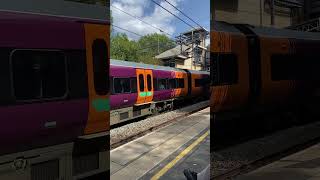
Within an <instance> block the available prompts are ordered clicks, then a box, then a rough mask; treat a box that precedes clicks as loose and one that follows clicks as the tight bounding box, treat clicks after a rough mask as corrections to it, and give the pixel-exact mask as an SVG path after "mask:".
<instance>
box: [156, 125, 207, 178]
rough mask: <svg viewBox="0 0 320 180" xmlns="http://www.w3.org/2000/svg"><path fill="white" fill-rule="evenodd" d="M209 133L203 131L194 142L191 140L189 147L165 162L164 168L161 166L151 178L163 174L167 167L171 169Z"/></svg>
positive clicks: (167, 169)
mask: <svg viewBox="0 0 320 180" xmlns="http://www.w3.org/2000/svg"><path fill="white" fill-rule="evenodd" d="M208 135H209V131H207V132H206V133H204V134H203V135H202V136H201V137H199V138H198V139H197V140H196V141H195V142H193V143H192V144H191V145H190V146H189V147H187V148H186V149H185V150H183V151H182V152H181V153H180V154H179V155H178V156H177V157H176V158H175V159H174V160H172V161H171V162H170V163H169V164H167V165H166V166H165V167H164V168H162V169H161V170H160V171H159V172H158V173H157V174H155V175H154V176H153V177H152V178H151V180H157V179H159V178H160V177H161V176H163V175H164V174H165V173H166V172H167V171H169V169H171V168H172V167H173V166H174V165H175V164H177V162H178V161H179V160H180V159H182V158H183V157H184V156H186V155H187V154H188V153H189V152H190V151H191V150H192V149H193V148H194V147H196V146H197V145H198V144H199V143H201V142H202V141H203V140H204V139H205V138H206V137H207V136H208Z"/></svg>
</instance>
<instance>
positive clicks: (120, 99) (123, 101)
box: [110, 66, 138, 109]
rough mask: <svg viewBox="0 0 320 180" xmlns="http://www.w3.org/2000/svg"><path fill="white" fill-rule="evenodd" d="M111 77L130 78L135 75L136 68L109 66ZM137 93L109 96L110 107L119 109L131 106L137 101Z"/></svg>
mask: <svg viewBox="0 0 320 180" xmlns="http://www.w3.org/2000/svg"><path fill="white" fill-rule="evenodd" d="M110 75H111V77H122V78H131V77H136V70H135V69H134V68H131V67H122V66H111V67H110ZM137 97H138V94H137V93H128V94H119V95H111V96H110V106H111V109H119V108H125V107H130V106H133V105H134V104H135V103H136V101H137Z"/></svg>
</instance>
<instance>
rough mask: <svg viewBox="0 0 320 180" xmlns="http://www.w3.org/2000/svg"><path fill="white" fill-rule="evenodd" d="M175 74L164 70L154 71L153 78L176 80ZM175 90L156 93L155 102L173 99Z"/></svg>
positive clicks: (154, 95)
mask: <svg viewBox="0 0 320 180" xmlns="http://www.w3.org/2000/svg"><path fill="white" fill-rule="evenodd" d="M174 77H175V76H174V72H171V71H163V70H153V78H174ZM173 93H174V91H173V90H159V91H154V94H153V99H154V100H155V101H161V100H167V99H170V98H172V96H173Z"/></svg>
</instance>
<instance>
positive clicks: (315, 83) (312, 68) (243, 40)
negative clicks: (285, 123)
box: [210, 22, 320, 122]
mask: <svg viewBox="0 0 320 180" xmlns="http://www.w3.org/2000/svg"><path fill="white" fill-rule="evenodd" d="M319 52H320V34H319V33H311V32H299V31H294V30H288V29H275V28H266V27H265V28H261V27H254V26H250V25H244V24H229V23H226V22H214V23H213V30H212V31H211V62H210V70H211V78H210V79H211V90H212V91H211V99H210V104H211V117H212V118H213V119H214V120H217V122H218V121H219V119H224V118H226V117H228V116H229V117H230V116H232V117H239V116H242V115H245V114H252V113H266V112H276V111H278V112H285V111H292V112H293V111H295V112H298V111H303V109H304V106H305V105H306V102H308V101H310V98H312V95H314V93H315V92H316V91H317V90H318V88H319V85H320V84H319V80H320V71H319V70H320V53H319Z"/></svg>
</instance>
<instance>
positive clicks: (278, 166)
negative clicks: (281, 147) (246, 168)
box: [236, 143, 320, 180]
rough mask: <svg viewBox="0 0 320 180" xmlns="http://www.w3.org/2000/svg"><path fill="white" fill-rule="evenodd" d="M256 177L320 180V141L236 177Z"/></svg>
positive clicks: (242, 179)
mask: <svg viewBox="0 0 320 180" xmlns="http://www.w3.org/2000/svg"><path fill="white" fill-rule="evenodd" d="M256 179H259V180H270V179H281V180H320V143H319V144H317V145H314V146H312V147H310V148H307V149H305V150H302V151H300V152H298V153H295V154H292V155H290V156H288V157H285V158H282V159H280V160H279V161H276V162H274V163H271V164H269V165H267V166H264V167H261V168H259V169H257V170H255V171H252V172H250V173H248V174H245V175H242V176H239V177H237V178H236V180H256Z"/></svg>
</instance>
